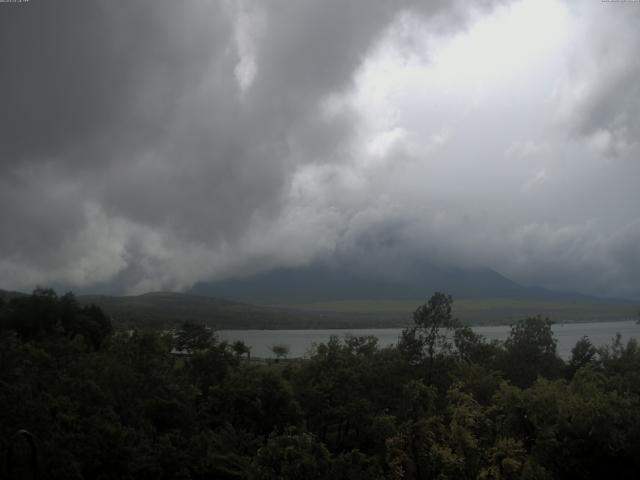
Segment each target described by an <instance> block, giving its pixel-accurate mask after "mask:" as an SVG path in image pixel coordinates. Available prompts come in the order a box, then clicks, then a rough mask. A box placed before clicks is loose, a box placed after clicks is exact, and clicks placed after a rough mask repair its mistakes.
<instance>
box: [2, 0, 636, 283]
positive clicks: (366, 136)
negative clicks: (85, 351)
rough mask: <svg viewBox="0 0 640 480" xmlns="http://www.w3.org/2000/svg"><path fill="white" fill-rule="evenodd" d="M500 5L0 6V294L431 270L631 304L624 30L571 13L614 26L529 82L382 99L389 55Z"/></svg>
mask: <svg viewBox="0 0 640 480" xmlns="http://www.w3.org/2000/svg"><path fill="white" fill-rule="evenodd" d="M549 1H551V0H549ZM502 3H504V2H489V1H487V2H481V3H479V4H477V5H476V6H475V7H474V9H473V11H469V10H468V8H467V6H466V5H467V4H466V2H450V1H447V2H445V1H434V2H428V3H425V2H415V3H413V2H401V3H398V2H387V1H382V0H381V1H364V0H362V1H352V2H346V3H345V2H342V1H338V0H336V1H330V2H317V1H312V0H308V1H296V2H290V1H274V2H266V3H265V2H257V1H256V2H252V1H247V2H222V1H220V2H214V1H204V0H191V1H189V2H169V1H157V0H156V1H151V0H135V1H129V2H124V3H123V2H119V3H118V4H114V3H113V2H109V1H106V0H103V1H98V0H96V1H92V2H88V1H82V2H81V1H71V0H62V1H58V2H45V1H42V0H40V1H38V0H31V1H30V2H28V3H26V4H0V40H1V41H2V44H3V45H4V47H3V49H2V50H0V65H1V66H2V68H1V70H0V105H2V115H0V132H2V133H1V141H0V220H1V221H2V225H3V234H2V236H0V251H2V254H1V255H0V285H2V286H4V287H6V288H30V287H32V286H33V285H35V284H56V285H64V286H68V287H70V288H84V289H89V290H91V289H95V288H100V289H111V290H116V291H128V292H140V291H145V290H152V289H160V288H170V289H181V288H188V287H189V286H190V285H191V284H192V283H193V282H196V281H198V280H203V279H207V278H222V277H225V276H229V275H241V274H246V273H251V272H253V271H258V270H263V269H268V268H272V267H274V266H281V265H298V264H304V263H306V262H309V261H312V260H313V259H315V258H318V257H327V256H328V257H331V256H335V255H339V256H344V255H346V256H350V257H352V258H357V257H358V256H359V255H361V256H362V258H369V259H371V258H376V259H377V260H376V261H377V263H379V264H380V265H383V266H384V267H382V268H383V269H387V270H388V268H387V265H395V266H396V270H399V269H401V268H400V267H399V266H401V265H410V264H411V258H415V257H416V256H420V257H429V258H431V259H438V260H439V261H442V262H448V263H454V264H456V265H458V266H477V265H482V266H489V267H494V268H497V269H499V270H500V271H501V272H503V273H506V274H508V275H511V276H513V277H514V278H516V279H518V280H520V281H524V282H527V283H537V284H542V285H546V286H552V287H556V288H561V289H564V290H567V289H579V290H582V291H585V292H591V293H593V292H604V293H607V294H619V295H622V294H624V295H629V296H640V290H639V289H638V288H637V287H635V286H634V285H638V279H639V278H638V275H637V273H635V272H637V268H635V267H634V262H633V261H632V260H631V259H634V258H635V259H637V258H640V252H638V250H637V248H638V247H637V246H636V245H638V244H639V243H638V242H636V241H635V240H636V239H637V238H638V235H639V234H640V232H639V231H638V227H637V225H638V220H637V216H636V214H635V213H634V209H633V208H632V207H630V206H629V205H630V204H632V203H634V202H636V201H637V200H638V194H637V193H636V191H637V189H634V188H633V185H632V184H633V175H632V174H636V173H640V172H639V171H638V168H637V162H635V163H633V158H632V157H633V155H634V154H636V153H637V150H636V148H635V144H634V139H635V138H637V137H638V136H637V134H638V133H640V132H638V123H637V114H638V106H639V104H638V103H637V99H638V98H640V97H638V95H637V94H636V93H637V87H633V85H631V84H632V83H633V82H631V80H632V79H633V78H637V74H638V73H640V72H639V71H638V68H640V67H638V63H637V59H636V57H637V56H634V55H633V53H634V51H636V50H635V48H634V47H633V45H637V43H638V38H639V37H638V35H637V34H635V31H634V30H633V19H631V18H626V17H625V18H622V19H621V14H620V12H619V11H618V12H616V11H614V10H613V9H610V10H609V11H608V12H607V15H606V17H604V18H602V19H601V17H600V15H599V13H598V12H597V11H595V10H594V8H595V7H593V6H588V5H586V3H585V5H582V6H581V7H580V8H578V7H571V9H570V10H568V11H569V12H570V15H571V16H572V18H575V19H576V25H578V26H577V27H576V33H575V35H577V36H578V38H581V37H580V35H581V34H580V31H579V29H580V28H583V29H584V31H587V30H589V31H593V30H592V27H593V25H594V24H595V23H597V22H598V21H601V22H602V23H601V25H600V26H599V29H598V30H597V34H594V35H592V36H590V37H589V43H587V44H585V45H583V46H581V47H579V48H574V49H573V50H570V49H568V50H567V51H566V52H564V54H566V56H567V59H568V60H567V63H566V65H565V64H562V66H560V67H558V66H556V67H554V68H555V70H553V71H552V72H551V73H549V72H546V71H545V70H541V72H542V73H541V74H540V75H542V76H543V77H544V78H543V82H537V84H535V82H532V81H530V80H528V81H522V82H520V81H514V84H513V85H511V84H509V85H507V86H506V87H504V88H502V87H498V88H496V89H495V90H486V93H484V94H483V96H482V98H480V97H477V96H475V97H474V96H473V95H472V96H471V97H468V96H467V97H465V95H466V94H462V95H457V94H456V93H455V92H453V91H451V92H446V91H445V90H449V89H448V88H447V89H445V88H439V87H438V85H437V84H434V85H427V84H428V83H429V81H430V80H428V79H426V80H425V81H424V83H425V85H424V86H421V85H420V84H419V83H418V86H417V87H416V86H415V85H414V86H413V87H408V88H407V89H406V91H398V92H396V93H393V95H390V99H387V98H386V97H385V95H386V94H387V93H388V89H387V90H385V91H384V92H382V93H380V89H379V88H378V84H380V85H384V84H385V81H386V82H387V84H388V83H389V78H391V79H394V76H395V75H400V74H399V73H398V72H399V70H397V68H398V67H397V65H395V64H394V65H395V66H394V67H393V68H396V70H392V71H389V72H388V74H386V75H385V74H384V73H383V74H381V73H380V72H381V71H382V72H384V68H385V67H384V62H383V61H381V60H380V59H381V58H383V59H384V58H385V55H387V56H389V49H391V50H390V51H391V52H392V53H391V57H392V58H394V62H395V61H396V60H397V61H398V62H399V64H402V65H405V66H406V65H409V66H411V65H412V62H414V61H416V60H415V58H419V60H418V63H420V64H421V65H423V66H424V65H429V62H430V61H431V59H430V58H431V55H432V54H434V52H436V50H437V49H436V46H437V45H438V44H439V43H438V42H440V43H442V42H445V43H446V40H447V39H449V38H452V37H453V36H454V35H456V34H458V33H460V32H464V31H465V29H466V28H467V27H469V26H470V25H473V24H474V22H476V21H477V20H478V19H481V18H483V17H484V16H491V15H493V12H494V8H495V6H496V4H498V5H501V4H502ZM516 3H518V2H516ZM505 8H506V7H502V6H501V7H499V8H498V10H500V9H502V10H505ZM636 10H637V9H636ZM634 15H637V14H634ZM620 25H622V27H620ZM612 28H618V30H617V31H619V35H620V40H621V41H624V42H625V46H624V48H620V49H619V50H615V49H614V51H615V52H616V55H611V51H612V48H613V43H611V42H614V43H615V40H613V41H612V40H607V38H609V36H610V33H611V29H612ZM607 42H609V43H610V45H609V46H608V47H607V45H608V43H607ZM385 52H386V53H385ZM504 61H505V62H507V63H508V62H509V61H510V60H509V59H508V58H506V59H505V60H504ZM381 65H382V66H381ZM594 65H596V66H597V68H596V67H594ZM600 65H605V67H606V68H605V69H604V71H603V70H602V69H600ZM403 68H404V67H403ZM491 68H493V67H491ZM514 68H515V67H514ZM550 68H551V67H550ZM371 71H373V72H374V73H371ZM427 71H428V70H427ZM550 71H551V70H550ZM376 72H377V73H376ZM558 72H564V73H563V74H562V75H560V77H558ZM461 75H463V74H461ZM385 78H386V80H385ZM534 80H535V79H534ZM547 80H549V84H547V83H546V81H547ZM481 81H482V82H484V81H488V80H486V79H484V80H481ZM518 82H519V83H518ZM399 83H402V82H401V81H400V80H399ZM414 83H415V82H414ZM453 83H455V82H453ZM627 83H628V84H629V85H628V86H629V88H626V86H627ZM534 84H535V86H534ZM472 87H473V88H470V91H471V90H473V91H474V92H475V91H480V90H482V88H484V87H482V88H481V86H480V87H478V85H475V86H474V85H472ZM576 87H579V89H578V90H576ZM368 88H369V89H371V91H372V92H373V93H369V94H363V93H362V92H363V91H365V93H366V91H367V89H368ZM385 88H386V87H385ZM452 88H455V87H452ZM532 88H533V89H536V92H537V93H534V94H531V93H529V91H528V89H529V90H530V89H532ZM634 89H635V90H634ZM383 90H384V88H383ZM423 90H424V92H427V93H424V94H423V93H422V92H423ZM441 91H442V95H440V93H441ZM483 91H484V90H483ZM385 92H386V93H385ZM429 92H431V93H429ZM523 92H527V93H523ZM510 95H512V96H511V97H510ZM517 95H520V96H522V98H523V99H524V100H522V101H523V102H525V103H526V105H521V106H520V107H519V111H520V112H522V117H523V118H522V119H519V120H518V121H513V119H512V117H511V116H512V115H513V113H514V110H513V106H512V105H513V98H516V96H517ZM391 97H392V98H391ZM545 97H551V100H550V101H548V102H546V103H545V102H540V101H539V99H543V98H545ZM387 100H388V101H389V102H390V104H392V106H391V109H392V110H393V114H392V115H390V118H392V120H391V121H387V120H385V119H386V116H387V115H386V113H387V112H386V110H385V114H382V111H383V110H384V109H385V108H386V107H384V106H382V107H381V106H380V105H379V103H380V102H382V103H384V104H385V105H386V103H385V102H387ZM527 102H528V103H527ZM541 105H542V106H541ZM543 124H544V125H546V127H539V126H540V125H543ZM535 128H537V129H538V131H537V133H536V134H535V135H533V134H531V132H532V130H533V129H535ZM567 155H568V156H570V157H571V160H570V161H563V160H562V158H563V157H564V156H567ZM582 155H584V156H585V158H584V159H583V160H582V161H581V162H578V161H576V160H575V158H576V157H578V156H582ZM614 158H615V159H616V160H615V163H612V164H611V165H609V166H608V167H606V168H603V167H602V164H601V162H602V161H607V160H606V159H614ZM602 159H605V160H602ZM599 162H600V163H599ZM635 178H637V177H635ZM572 185H573V186H572ZM613 185H615V186H616V187H617V188H616V194H615V195H608V196H607V189H608V187H610V186H613ZM626 188H629V190H626ZM589 192H590V193H591V196H589V197H588V198H587V197H585V195H587V194H589ZM636 203H637V202H636ZM372 252H374V253H372ZM395 274H401V272H396V273H395Z"/></svg>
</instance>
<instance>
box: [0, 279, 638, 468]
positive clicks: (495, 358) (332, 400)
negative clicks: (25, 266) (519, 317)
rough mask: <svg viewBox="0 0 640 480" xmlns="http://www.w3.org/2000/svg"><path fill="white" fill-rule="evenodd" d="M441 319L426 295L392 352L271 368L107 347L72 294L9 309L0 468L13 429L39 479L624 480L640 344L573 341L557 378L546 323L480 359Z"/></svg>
mask: <svg viewBox="0 0 640 480" xmlns="http://www.w3.org/2000/svg"><path fill="white" fill-rule="evenodd" d="M450 307H451V298H450V297H448V296H446V295H442V294H437V295H435V296H434V297H432V299H431V300H430V301H429V302H428V303H427V304H426V305H424V306H423V307H421V308H419V309H418V310H417V311H416V316H415V324H414V328H413V330H412V331H409V332H408V334H407V335H406V337H404V338H403V341H402V342H401V343H400V345H399V346H397V347H387V348H380V346H379V345H378V343H377V339H376V338H374V337H349V336H347V337H345V338H338V337H332V338H331V339H330V340H329V341H328V342H326V343H323V344H319V345H316V346H315V348H314V349H313V351H311V352H310V353H309V355H308V358H305V359H296V360H290V361H287V362H282V363H278V364H276V363H274V362H264V361H245V360H244V359H242V357H243V356H244V355H245V354H246V353H247V349H246V345H241V344H236V345H228V344H227V343H225V342H219V341H218V340H217V339H216V337H215V335H214V334H213V332H211V331H210V330H209V329H208V328H206V327H205V326H203V325H197V324H185V325H183V327H182V328H181V330H180V331H179V332H177V334H176V335H173V334H166V333H161V332H154V331H140V330H127V331H116V332H110V331H109V332H107V326H108V323H107V322H106V321H105V319H106V317H105V316H104V315H103V314H102V312H101V311H100V310H99V309H96V308H86V307H80V306H78V305H77V303H76V301H75V299H74V297H73V296H72V295H69V294H68V295H65V296H63V297H61V298H59V297H57V296H56V295H55V293H54V292H53V291H50V290H38V291H36V292H34V295H33V296H31V297H15V298H11V299H9V300H8V301H6V302H4V303H0V322H1V325H2V328H1V329H0V406H2V408H0V454H1V455H2V458H3V459H4V458H6V456H5V455H4V454H5V453H6V451H7V449H8V442H9V439H10V438H11V436H12V435H13V434H14V433H15V432H16V431H17V430H18V429H22V428H25V429H27V430H29V431H30V432H32V433H33V434H34V435H35V437H36V438H37V439H38V445H39V450H40V452H41V460H42V461H41V465H42V467H43V473H44V474H45V476H46V477H47V478H51V479H68V478H69V479H98V478H99V479H138V478H140V479H147V478H149V479H150V478H153V479H174V478H177V479H209V478H215V479H256V480H257V479H300V478H304V479H306V478H308V479H324V478H331V479H337V480H338V479H344V480H347V479H349V480H351V479H355V480H358V479H419V480H422V479H501V480H504V479H519V480H522V479H551V478H554V479H573V478H581V479H600V478H621V479H625V478H629V479H630V478H636V476H637V472H638V470H639V469H640V458H639V457H638V454H637V452H639V451H640V348H639V347H638V344H637V342H636V341H634V340H632V341H629V342H627V343H626V344H623V342H622V341H621V339H620V337H617V338H616V339H614V341H613V342H612V343H611V344H610V345H608V346H606V347H602V348H599V349H595V348H594V347H593V345H591V344H590V342H589V341H588V340H586V339H583V340H581V341H579V342H578V344H577V345H576V348H574V351H573V355H572V358H571V360H570V361H569V363H568V364H567V365H565V364H564V362H562V360H560V359H559V358H558V357H557V355H556V351H555V339H554V338H553V336H552V334H551V331H550V322H549V321H548V320H544V319H541V318H529V319H526V320H523V321H522V322H520V323H518V324H516V325H514V327H513V329H512V333H511V336H510V337H509V338H508V339H507V341H506V342H504V344H500V343H491V344H488V343H486V342H485V341H484V339H483V338H481V337H479V336H478V335H475V334H473V332H471V331H470V330H469V329H467V328H465V327H463V326H460V325H459V324H458V323H457V322H456V321H455V320H453V319H452V317H451V310H450ZM176 339H178V341H179V342H181V343H180V344H177V343H176ZM177 346H180V347H183V348H182V349H181V350H185V351H188V352H189V354H188V355H184V354H181V355H176V347H177ZM181 353H184V352H181ZM2 473H3V474H4V473H5V472H4V471H2ZM3 478H4V477H3Z"/></svg>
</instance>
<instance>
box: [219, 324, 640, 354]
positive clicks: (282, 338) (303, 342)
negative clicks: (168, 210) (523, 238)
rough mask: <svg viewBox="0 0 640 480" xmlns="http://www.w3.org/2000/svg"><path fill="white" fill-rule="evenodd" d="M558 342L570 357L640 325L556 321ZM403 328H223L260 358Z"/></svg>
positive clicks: (223, 334)
mask: <svg viewBox="0 0 640 480" xmlns="http://www.w3.org/2000/svg"><path fill="white" fill-rule="evenodd" d="M472 328H473V331H474V332H476V333H478V334H480V335H483V336H484V337H485V338H486V339H487V340H488V341H491V340H505V339H506V338H507V337H508V336H509V332H510V331H511V327H510V326H509V325H496V326H477V327H472ZM552 329H553V333H554V335H555V338H556V339H557V341H558V344H557V347H558V355H560V357H561V358H563V359H568V358H569V357H570V356H571V349H572V348H573V347H574V346H575V344H576V342H577V341H578V340H580V339H581V338H582V337H585V336H586V337H588V338H589V340H590V341H591V343H593V344H594V345H595V346H597V347H600V346H602V345H607V344H611V342H612V340H613V339H614V338H615V337H616V334H618V333H619V334H620V335H621V336H622V341H623V342H624V343H626V342H627V341H628V340H630V339H632V338H639V337H640V325H638V324H637V323H636V322H635V321H618V322H592V323H566V324H563V323H556V324H554V325H553V327H552ZM402 330H403V329H402V328H366V329H323V330H220V331H218V335H219V337H220V339H221V340H227V341H229V342H234V341H236V340H241V341H243V342H244V343H245V344H246V345H247V346H249V347H250V348H251V355H252V356H253V357H259V358H273V357H275V355H274V354H273V352H272V351H271V350H270V347H271V346H273V345H286V346H287V347H289V357H290V358H299V357H304V356H305V355H306V354H307V353H308V352H309V350H310V349H311V348H312V347H313V345H314V344H319V343H324V342H326V341H328V340H329V338H330V337H331V336H332V335H336V336H339V337H343V336H345V335H351V336H356V337H360V336H374V337H376V338H378V342H379V345H380V346H383V347H384V346H388V345H392V344H395V343H397V341H398V338H399V336H400V334H401V332H402Z"/></svg>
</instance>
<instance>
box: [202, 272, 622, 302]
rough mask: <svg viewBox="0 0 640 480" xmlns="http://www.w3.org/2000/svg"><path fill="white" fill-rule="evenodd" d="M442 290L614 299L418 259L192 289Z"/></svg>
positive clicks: (325, 297)
mask: <svg viewBox="0 0 640 480" xmlns="http://www.w3.org/2000/svg"><path fill="white" fill-rule="evenodd" d="M435 291H442V292H446V293H449V294H451V295H453V296H454V297H455V298H465V299H479V298H503V299H527V300H542V301H548V300H564V301H580V302H589V301H593V302H596V301H613V300H603V299H598V298H596V297H590V296H586V295H581V294H578V293H567V292H556V291H552V290H548V289H544V288H538V287H525V286H522V285H519V284H517V283H516V282H513V281H511V280H509V279H508V278H506V277H505V276H503V275H500V274H499V273H497V272H495V271H494V270H491V269H488V268H478V269H461V268H457V267H445V266H436V265H429V264H426V263H424V262H422V263H421V262H418V263H417V264H415V265H414V266H413V268H412V269H411V271H410V272H407V273H406V275H403V276H394V275H385V274H384V272H382V271H379V270H378V271H375V270H372V269H370V268H369V269H362V268H360V269H355V268H350V267H349V266H347V265H344V264H338V263H335V262H334V263H317V264H314V265H311V266H306V267H299V268H289V269H284V268H283V269H277V270H272V271H269V272H266V273H261V274H258V275H253V276H249V277H245V278H237V279H231V280H226V281H218V282H200V283H197V284H196V285H195V286H194V287H193V289H192V290H191V292H192V293H196V294H200V295H211V296H214V297H220V298H228V299H233V300H236V301H242V302H250V303H259V304H291V303H309V302H325V301H335V300H354V299H367V300H415V299H426V298H428V297H429V296H430V295H431V294H432V293H433V292H435Z"/></svg>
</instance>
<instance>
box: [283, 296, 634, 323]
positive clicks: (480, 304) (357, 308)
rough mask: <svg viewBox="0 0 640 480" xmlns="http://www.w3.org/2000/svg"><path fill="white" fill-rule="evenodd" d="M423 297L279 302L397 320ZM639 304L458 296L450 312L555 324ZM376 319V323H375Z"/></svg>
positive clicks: (630, 314) (630, 312)
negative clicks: (531, 318) (536, 318)
mask: <svg viewBox="0 0 640 480" xmlns="http://www.w3.org/2000/svg"><path fill="white" fill-rule="evenodd" d="M424 302H425V300H417V299H416V300H340V301H331V302H318V303H306V304H304V303H297V304H287V305H278V307H280V308H284V309H292V310H297V311H301V312H314V313H323V314H325V315H328V316H331V315H344V316H346V317H349V316H369V317H370V318H371V319H372V320H374V319H375V320H377V321H379V319H380V318H381V317H382V318H385V319H387V321H389V322H390V323H394V324H396V323H398V322H399V321H403V320H404V321H406V320H407V319H410V318H411V314H412V312H413V311H414V310H415V309H416V308H417V307H418V306H419V305H421V304H423V303H424ZM639 309H640V306H639V305H635V304H630V303H620V302H611V303H609V302H587V301H585V302H579V301H575V302H570V301H564V302H561V301H544V300H529V299H526V300H525V299H501V298H500V299H496V298H479V299H476V298H474V299H459V300H455V301H454V304H453V314H454V316H456V317H458V318H459V319H460V320H462V321H463V322H465V323H472V324H479V325H497V324H508V323H512V322H514V321H517V320H519V319H522V318H525V317H528V316H534V315H542V316H545V317H549V318H551V319H552V320H554V321H556V322H558V323H573V322H598V321H615V320H630V319H636V318H637V315H638V311H639ZM377 321H376V323H378V322H377Z"/></svg>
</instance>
